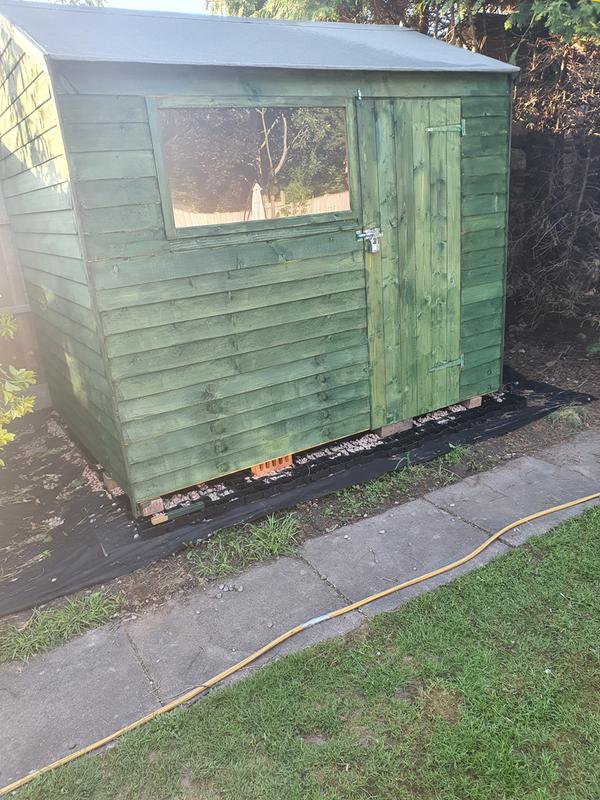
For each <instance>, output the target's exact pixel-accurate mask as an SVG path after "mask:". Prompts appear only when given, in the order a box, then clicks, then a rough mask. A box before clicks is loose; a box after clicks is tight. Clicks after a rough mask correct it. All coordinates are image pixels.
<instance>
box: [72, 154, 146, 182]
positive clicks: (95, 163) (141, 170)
mask: <svg viewBox="0 0 600 800" xmlns="http://www.w3.org/2000/svg"><path fill="white" fill-rule="evenodd" d="M70 161H71V170H72V175H73V179H74V180H77V181H95V180H109V179H111V178H113V179H125V178H148V177H150V178H154V177H155V176H156V166H155V164H154V154H153V153H152V151H151V150H134V151H128V150H123V151H121V150H119V149H116V150H105V151H100V152H94V153H91V152H86V153H70Z"/></svg>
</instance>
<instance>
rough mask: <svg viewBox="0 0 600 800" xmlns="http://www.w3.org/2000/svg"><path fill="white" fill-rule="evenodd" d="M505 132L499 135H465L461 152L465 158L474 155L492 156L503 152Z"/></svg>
mask: <svg viewBox="0 0 600 800" xmlns="http://www.w3.org/2000/svg"><path fill="white" fill-rule="evenodd" d="M506 136H507V135H506V133H503V134H500V135H499V136H481V135H479V136H465V138H464V139H463V146H462V152H463V156H464V157H465V158H471V157H475V156H484V157H493V156H494V154H495V153H498V152H500V153H501V152H503V150H504V147H505V145H506Z"/></svg>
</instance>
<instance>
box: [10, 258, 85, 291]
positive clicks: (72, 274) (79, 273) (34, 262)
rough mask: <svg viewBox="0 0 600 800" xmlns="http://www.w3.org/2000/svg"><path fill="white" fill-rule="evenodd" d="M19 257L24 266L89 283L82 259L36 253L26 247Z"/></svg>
mask: <svg viewBox="0 0 600 800" xmlns="http://www.w3.org/2000/svg"><path fill="white" fill-rule="evenodd" d="M19 258H20V261H21V264H22V266H27V267H31V268H32V269H38V270H40V271H41V272H49V273H50V274H51V275H56V276H57V277H63V278H67V279H68V280H70V281H76V282H77V283H83V284H84V285H87V277H86V272H85V267H84V264H83V261H82V260H81V259H77V258H64V257H63V256H53V255H50V254H49V253H34V252H31V251H29V250H24V249H21V250H20V251H19Z"/></svg>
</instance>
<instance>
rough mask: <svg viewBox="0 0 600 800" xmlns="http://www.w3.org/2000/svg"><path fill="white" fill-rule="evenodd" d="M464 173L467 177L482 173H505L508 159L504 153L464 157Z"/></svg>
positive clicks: (477, 175)
mask: <svg viewBox="0 0 600 800" xmlns="http://www.w3.org/2000/svg"><path fill="white" fill-rule="evenodd" d="M462 174H463V175H464V176H465V177H467V178H471V177H479V176H481V175H505V174H506V159H505V158H504V156H502V155H485V156H484V155H481V156H473V157H472V158H463V162H462Z"/></svg>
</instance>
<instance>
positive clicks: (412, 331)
mask: <svg viewBox="0 0 600 800" xmlns="http://www.w3.org/2000/svg"><path fill="white" fill-rule="evenodd" d="M394 107H395V118H396V165H397V166H396V178H397V185H396V197H397V200H398V253H399V263H398V271H399V287H398V288H399V298H398V305H399V316H398V320H397V326H398V331H399V337H400V343H399V348H398V362H399V373H400V388H401V396H400V403H399V406H400V407H399V409H398V417H397V420H402V419H408V418H410V417H412V416H414V415H415V414H416V413H417V374H416V367H417V364H416V359H415V350H414V342H415V340H416V272H417V264H416V251H415V225H414V215H415V196H414V192H412V191H407V187H411V186H412V184H413V158H412V152H413V119H412V106H411V102H410V101H405V100H395V101H394Z"/></svg>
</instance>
